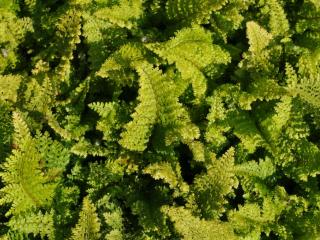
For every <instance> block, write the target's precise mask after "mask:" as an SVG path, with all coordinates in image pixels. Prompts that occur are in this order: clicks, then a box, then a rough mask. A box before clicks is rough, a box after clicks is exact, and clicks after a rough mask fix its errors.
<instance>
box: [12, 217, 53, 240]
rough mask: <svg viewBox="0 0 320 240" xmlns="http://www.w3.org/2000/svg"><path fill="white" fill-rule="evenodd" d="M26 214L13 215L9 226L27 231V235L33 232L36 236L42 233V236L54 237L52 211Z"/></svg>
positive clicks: (23, 231)
mask: <svg viewBox="0 0 320 240" xmlns="http://www.w3.org/2000/svg"><path fill="white" fill-rule="evenodd" d="M26 216H27V217H26ZM26 216H23V215H19V216H17V217H13V218H12V219H11V220H10V222H9V226H10V227H11V228H12V229H13V230H17V231H19V232H21V233H25V234H26V235H27V234H30V233H32V234H33V235H34V236H37V235H40V236H41V237H42V238H45V237H48V239H54V223H53V214H52V213H46V214H42V213H41V212H38V213H27V214H26Z"/></svg>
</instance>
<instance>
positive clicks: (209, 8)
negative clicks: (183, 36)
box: [166, 0, 227, 24]
mask: <svg viewBox="0 0 320 240" xmlns="http://www.w3.org/2000/svg"><path fill="white" fill-rule="evenodd" d="M226 2H227V1H226V0H213V1H209V0H169V1H167V4H166V12H167V15H168V18H169V19H170V20H173V21H177V22H182V23H184V24H190V23H196V24H202V23H207V22H208V20H209V18H210V14H211V13H212V12H213V11H217V10H219V9H221V8H222V7H223V5H224V4H226Z"/></svg>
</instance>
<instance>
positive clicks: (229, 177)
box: [192, 148, 237, 218]
mask: <svg viewBox="0 0 320 240" xmlns="http://www.w3.org/2000/svg"><path fill="white" fill-rule="evenodd" d="M233 155H234V149H233V148H230V149H229V150H228V151H227V152H226V153H225V154H224V155H223V156H222V157H221V158H220V159H219V160H217V159H212V163H211V164H210V165H209V166H207V173H206V174H202V175H199V176H197V177H196V178H195V181H194V185H193V187H192V190H193V192H194V195H195V198H196V201H197V205H198V206H199V208H200V209H201V211H202V216H204V217H206V218H216V217H219V216H220V215H221V214H222V213H223V212H224V211H225V209H224V205H225V204H226V203H227V202H226V201H225V199H224V197H225V196H226V195H228V194H230V193H232V191H233V189H232V188H233V187H234V188H236V187H237V181H236V179H235V174H234V165H233V164H234V163H233V161H234V160H233ZM222 172H223V175H222Z"/></svg>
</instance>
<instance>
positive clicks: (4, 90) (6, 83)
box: [0, 75, 22, 103]
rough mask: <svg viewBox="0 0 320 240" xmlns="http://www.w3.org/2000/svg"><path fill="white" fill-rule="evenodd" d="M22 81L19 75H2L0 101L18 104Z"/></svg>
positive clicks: (0, 77) (0, 76)
mask: <svg viewBox="0 0 320 240" xmlns="http://www.w3.org/2000/svg"><path fill="white" fill-rule="evenodd" d="M21 80H22V77H21V76H19V75H0V89H1V90H0V99H1V100H3V101H10V102H13V103H14V102H16V100H17V94H18V93H17V90H18V89H19V86H20V82H21Z"/></svg>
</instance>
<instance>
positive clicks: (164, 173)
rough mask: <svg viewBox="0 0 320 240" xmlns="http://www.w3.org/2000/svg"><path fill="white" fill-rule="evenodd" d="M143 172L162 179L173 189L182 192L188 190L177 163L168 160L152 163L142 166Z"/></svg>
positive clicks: (156, 178)
mask: <svg viewBox="0 0 320 240" xmlns="http://www.w3.org/2000/svg"><path fill="white" fill-rule="evenodd" d="M143 173H145V174H150V175H151V176H152V177H153V178H154V179H155V180H159V179H161V180H163V181H164V182H165V183H167V184H169V187H170V188H171V189H173V190H175V189H177V188H178V189H179V190H180V191H181V192H182V193H186V192H188V191H189V186H188V185H187V184H186V183H185V182H184V181H183V179H182V176H181V169H180V165H179V164H175V166H173V164H171V163H169V162H160V163H154V164H151V165H149V166H147V167H146V168H144V170H143Z"/></svg>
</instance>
